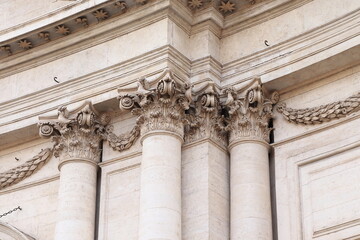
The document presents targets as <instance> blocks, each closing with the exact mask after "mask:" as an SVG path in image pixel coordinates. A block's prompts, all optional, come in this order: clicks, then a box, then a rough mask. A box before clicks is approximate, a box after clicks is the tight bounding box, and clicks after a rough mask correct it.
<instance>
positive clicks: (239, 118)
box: [224, 79, 278, 145]
mask: <svg viewBox="0 0 360 240" xmlns="http://www.w3.org/2000/svg"><path fill="white" fill-rule="evenodd" d="M225 93H226V94H227V97H226V102H225V104H224V105H225V107H226V109H227V110H228V114H229V122H228V126H227V129H228V130H229V143H230V145H231V144H233V143H235V142H238V141H246V140H253V141H254V140H255V141H261V142H266V143H268V142H269V137H270V132H271V130H272V129H271V128H270V127H269V120H270V119H271V118H272V117H273V113H272V109H273V104H275V103H276V102H277V101H278V94H277V93H273V95H272V96H271V98H270V99H269V98H267V97H266V96H265V94H264V91H263V89H262V86H261V82H260V79H255V80H254V81H253V82H252V83H251V86H249V87H248V88H247V90H236V89H234V88H229V89H226V90H225Z"/></svg>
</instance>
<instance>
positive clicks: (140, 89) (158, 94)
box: [118, 70, 192, 138]
mask: <svg viewBox="0 0 360 240" xmlns="http://www.w3.org/2000/svg"><path fill="white" fill-rule="evenodd" d="M118 91H119V97H118V99H119V107H120V109H121V110H131V112H132V114H134V115H138V116H139V117H138V118H137V120H136V124H137V126H141V134H142V135H145V134H146V133H148V132H150V131H153V130H164V131H169V132H173V133H175V134H177V135H178V136H180V137H181V138H182V137H183V135H184V129H183V128H184V119H185V110H187V109H189V106H190V103H191V101H192V93H191V87H190V85H189V84H187V83H184V82H182V81H181V80H180V79H179V78H177V77H175V76H174V75H173V73H171V72H170V71H169V70H166V71H164V72H163V73H162V74H161V75H160V76H159V77H157V78H156V79H155V80H153V81H148V80H147V79H145V78H142V79H140V80H139V82H138V83H137V88H136V89H134V88H132V89H126V88H123V89H119V90H118Z"/></svg>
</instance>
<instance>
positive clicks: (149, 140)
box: [118, 70, 192, 240]
mask: <svg viewBox="0 0 360 240" xmlns="http://www.w3.org/2000/svg"><path fill="white" fill-rule="evenodd" d="M119 93H120V95H119V97H118V99H119V107H120V109H121V110H123V111H125V110H131V111H132V113H133V114H134V115H139V117H138V118H137V120H136V124H138V125H139V126H140V129H141V130H140V131H141V140H140V141H141V142H142V145H143V148H142V163H141V184H140V212H139V239H141V240H150V239H169V240H170V239H181V238H182V234H181V145H182V143H183V137H184V123H185V119H184V118H185V110H187V109H188V108H189V105H190V101H191V100H192V96H191V88H190V86H189V85H188V84H186V83H184V82H183V81H181V79H179V78H177V76H175V75H174V74H173V73H172V72H171V71H170V70H165V71H164V72H163V73H161V74H160V75H159V76H157V77H156V78H155V79H153V81H149V80H147V79H145V78H142V79H140V80H139V82H138V83H137V88H136V90H135V91H131V89H122V88H120V89H119ZM154 150H155V151H154Z"/></svg>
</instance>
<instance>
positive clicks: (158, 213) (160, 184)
mask: <svg viewBox="0 0 360 240" xmlns="http://www.w3.org/2000/svg"><path fill="white" fill-rule="evenodd" d="M181 144H182V142H181V139H180V138H179V137H178V136H177V135H175V134H171V133H169V134H164V133H156V134H154V133H152V134H150V135H147V136H145V138H143V152H142V163H141V192H140V225H139V227H140V229H139V239H140V240H150V239H163V240H165V239H168V240H177V239H179V240H180V239H181Z"/></svg>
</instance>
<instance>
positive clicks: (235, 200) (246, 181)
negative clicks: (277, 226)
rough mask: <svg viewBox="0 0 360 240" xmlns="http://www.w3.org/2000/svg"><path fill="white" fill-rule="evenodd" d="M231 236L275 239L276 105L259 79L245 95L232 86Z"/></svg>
mask: <svg viewBox="0 0 360 240" xmlns="http://www.w3.org/2000/svg"><path fill="white" fill-rule="evenodd" d="M226 92H227V94H228V96H227V100H226V102H225V106H226V107H227V108H228V112H229V116H230V117H229V118H230V120H229V126H228V128H229V131H230V135H229V151H230V166H231V167H230V173H231V174H230V192H231V213H230V215H231V218H230V238H231V239H251V238H255V239H266V240H271V239H273V235H272V220H271V219H272V215H271V200H270V177H269V157H268V154H269V145H268V142H269V140H270V132H271V130H272V129H271V128H270V126H269V121H270V120H271V118H272V105H273V104H274V103H276V102H277V101H278V95H277V93H274V94H272V98H271V99H268V98H266V96H265V93H264V89H263V88H262V86H261V85H260V83H259V79H255V80H254V81H253V83H252V85H251V86H250V88H249V89H248V90H246V91H245V96H244V97H242V98H241V97H240V96H239V95H240V93H239V92H237V91H236V90H234V89H228V90H227V91H226Z"/></svg>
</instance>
